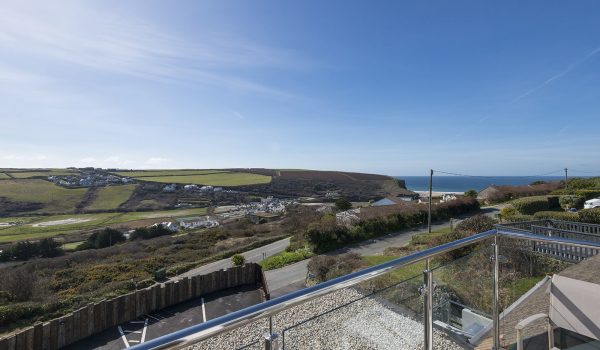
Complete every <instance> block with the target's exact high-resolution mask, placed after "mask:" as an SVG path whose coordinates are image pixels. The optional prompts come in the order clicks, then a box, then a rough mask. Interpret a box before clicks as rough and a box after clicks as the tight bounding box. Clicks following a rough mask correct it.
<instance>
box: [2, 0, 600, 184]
mask: <svg viewBox="0 0 600 350" xmlns="http://www.w3.org/2000/svg"><path fill="white" fill-rule="evenodd" d="M598 13H600V3H599V2H597V1H569V2H566V1H527V2H524V1H502V2H494V3H492V2H487V1H486V2H482V1H475V0H474V1H451V2H448V1H412V2H408V1H350V2H349V1H295V2H293V1H149V0H144V1H86V2H84V1H78V2H73V1H61V2H60V4H58V3H56V2H48V1H44V2H42V1H39V2H37V3H36V2H28V1H14V2H11V1H8V2H6V1H4V2H3V4H2V11H0V104H1V106H2V107H1V108H0V118H1V120H2V124H1V125H2V126H1V127H0V166H1V167H64V166H100V167H121V168H221V167H271V168H310V169H336V170H351V171H365V172H375V173H384V174H392V175H426V174H427V172H428V169H429V168H435V169H443V170H447V171H453V172H460V173H470V174H482V175H530V174H539V173H545V172H550V171H554V170H558V169H561V168H564V167H570V168H573V169H580V170H583V171H590V172H593V171H597V170H600V157H599V153H600V152H599V145H600V112H599V111H600V21H598V17H597V15H598ZM582 174H583V173H582Z"/></svg>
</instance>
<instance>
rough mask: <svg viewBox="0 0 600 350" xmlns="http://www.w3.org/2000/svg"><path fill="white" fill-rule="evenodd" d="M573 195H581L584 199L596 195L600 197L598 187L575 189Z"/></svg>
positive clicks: (595, 196)
mask: <svg viewBox="0 0 600 350" xmlns="http://www.w3.org/2000/svg"><path fill="white" fill-rule="evenodd" d="M575 195H576V196H581V197H583V198H585V200H588V199H592V198H598V197H600V189H597V190H576V191H575Z"/></svg>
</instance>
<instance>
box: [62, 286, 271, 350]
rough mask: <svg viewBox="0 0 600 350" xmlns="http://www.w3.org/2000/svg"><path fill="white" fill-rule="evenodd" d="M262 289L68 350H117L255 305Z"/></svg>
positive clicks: (216, 297)
mask: <svg viewBox="0 0 600 350" xmlns="http://www.w3.org/2000/svg"><path fill="white" fill-rule="evenodd" d="M262 301H263V293H262V290H261V289H257V288H255V287H252V286H249V287H241V288H234V289H230V290H227V291H223V292H219V293H214V294H211V295H207V296H206V297H205V298H199V299H196V300H191V301H188V302H185V303H181V304H179V305H176V306H174V307H170V308H166V309H163V310H160V311H157V312H154V313H151V314H149V315H144V316H142V317H141V318H139V319H137V320H133V321H131V322H126V323H124V324H121V325H119V326H118V327H113V328H111V329H109V330H106V331H104V332H102V333H99V334H97V335H94V336H93V337H89V338H87V339H84V340H82V341H80V342H77V343H75V344H72V345H70V346H68V347H66V348H64V349H67V350H88V349H101V350H120V349H125V348H128V347H130V346H134V345H137V344H140V343H143V342H144V341H148V340H151V339H155V338H158V337H160V336H162V335H165V334H169V333H172V332H175V331H178V330H180V329H183V328H186V327H189V326H193V325H196V324H200V323H203V322H206V321H207V320H211V319H213V318H217V317H219V316H223V315H226V314H229V313H231V312H234V311H237V310H241V309H243V308H246V307H249V306H252V305H255V304H258V303H260V302H262Z"/></svg>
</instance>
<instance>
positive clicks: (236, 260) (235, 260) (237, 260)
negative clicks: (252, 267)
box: [231, 254, 246, 266]
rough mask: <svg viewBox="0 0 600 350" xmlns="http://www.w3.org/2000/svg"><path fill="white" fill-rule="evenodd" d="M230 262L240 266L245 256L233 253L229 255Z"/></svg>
mask: <svg viewBox="0 0 600 350" xmlns="http://www.w3.org/2000/svg"><path fill="white" fill-rule="evenodd" d="M231 262H232V263H233V266H242V265H244V263H245V262H246V258H244V256H243V255H241V254H235V255H234V256H232V257H231Z"/></svg>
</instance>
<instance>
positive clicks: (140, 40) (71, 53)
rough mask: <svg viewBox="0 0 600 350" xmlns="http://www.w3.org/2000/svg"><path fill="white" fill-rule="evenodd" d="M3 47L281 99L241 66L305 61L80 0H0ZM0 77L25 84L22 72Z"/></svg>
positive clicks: (300, 66) (294, 66)
mask: <svg viewBox="0 0 600 350" xmlns="http://www.w3.org/2000/svg"><path fill="white" fill-rule="evenodd" d="M40 7H41V8H40ZM2 51H4V52H7V53H8V52H10V53H11V55H18V54H25V55H29V56H30V57H31V56H33V57H42V58H44V59H45V60H52V61H54V62H55V63H58V64H67V65H76V66H78V67H80V68H88V69H93V70H94V71H98V72H102V73H108V74H120V75H126V76H130V77H134V78H143V79H150V80H157V81H189V82H195V83H202V84H210V85H219V86H223V87H226V88H231V89H236V90H243V91H251V92H259V93H268V94H280V95H284V96H288V95H290V94H289V93H287V92H286V91H282V90H280V89H278V88H275V87H272V86H269V85H267V84H264V83H261V82H258V81H254V80H250V79H248V78H244V77H243V74H242V72H241V71H242V70H244V69H247V68H252V67H268V68H270V69H274V68H275V69H277V68H279V69H304V68H306V67H307V66H309V65H310V63H308V62H307V60H303V59H299V58H298V57H299V55H297V54H295V53H292V52H288V51H286V50H280V49H275V48H271V47H267V46H264V45H260V44H255V43H251V42H250V41H248V40H244V39H240V38H232V37H229V36H226V35H219V34H216V33H210V35H206V36H205V37H204V38H195V39H194V41H193V42H191V41H189V40H186V39H184V38H182V37H181V36H179V35H175V34H172V33H169V32H168V31H167V30H165V29H164V28H160V27H159V26H158V25H156V24H154V23H150V22H147V21H144V20H143V19H140V18H132V17H131V16H124V15H123V14H116V13H107V12H105V11H104V10H101V9H98V8H93V7H91V6H89V5H86V4H84V3H76V4H73V3H71V4H70V6H69V9H68V11H65V9H64V8H63V6H55V4H44V3H36V4H35V5H33V4H31V3H28V2H25V3H24V4H23V3H21V2H9V3H6V4H3V9H2V11H0V52H2ZM7 78H8V79H19V80H21V81H24V80H25V78H27V77H26V76H16V77H10V76H9V77H6V76H5V77H4V79H7ZM29 78H34V76H33V75H32V76H31V77H29ZM0 81H2V76H0Z"/></svg>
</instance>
